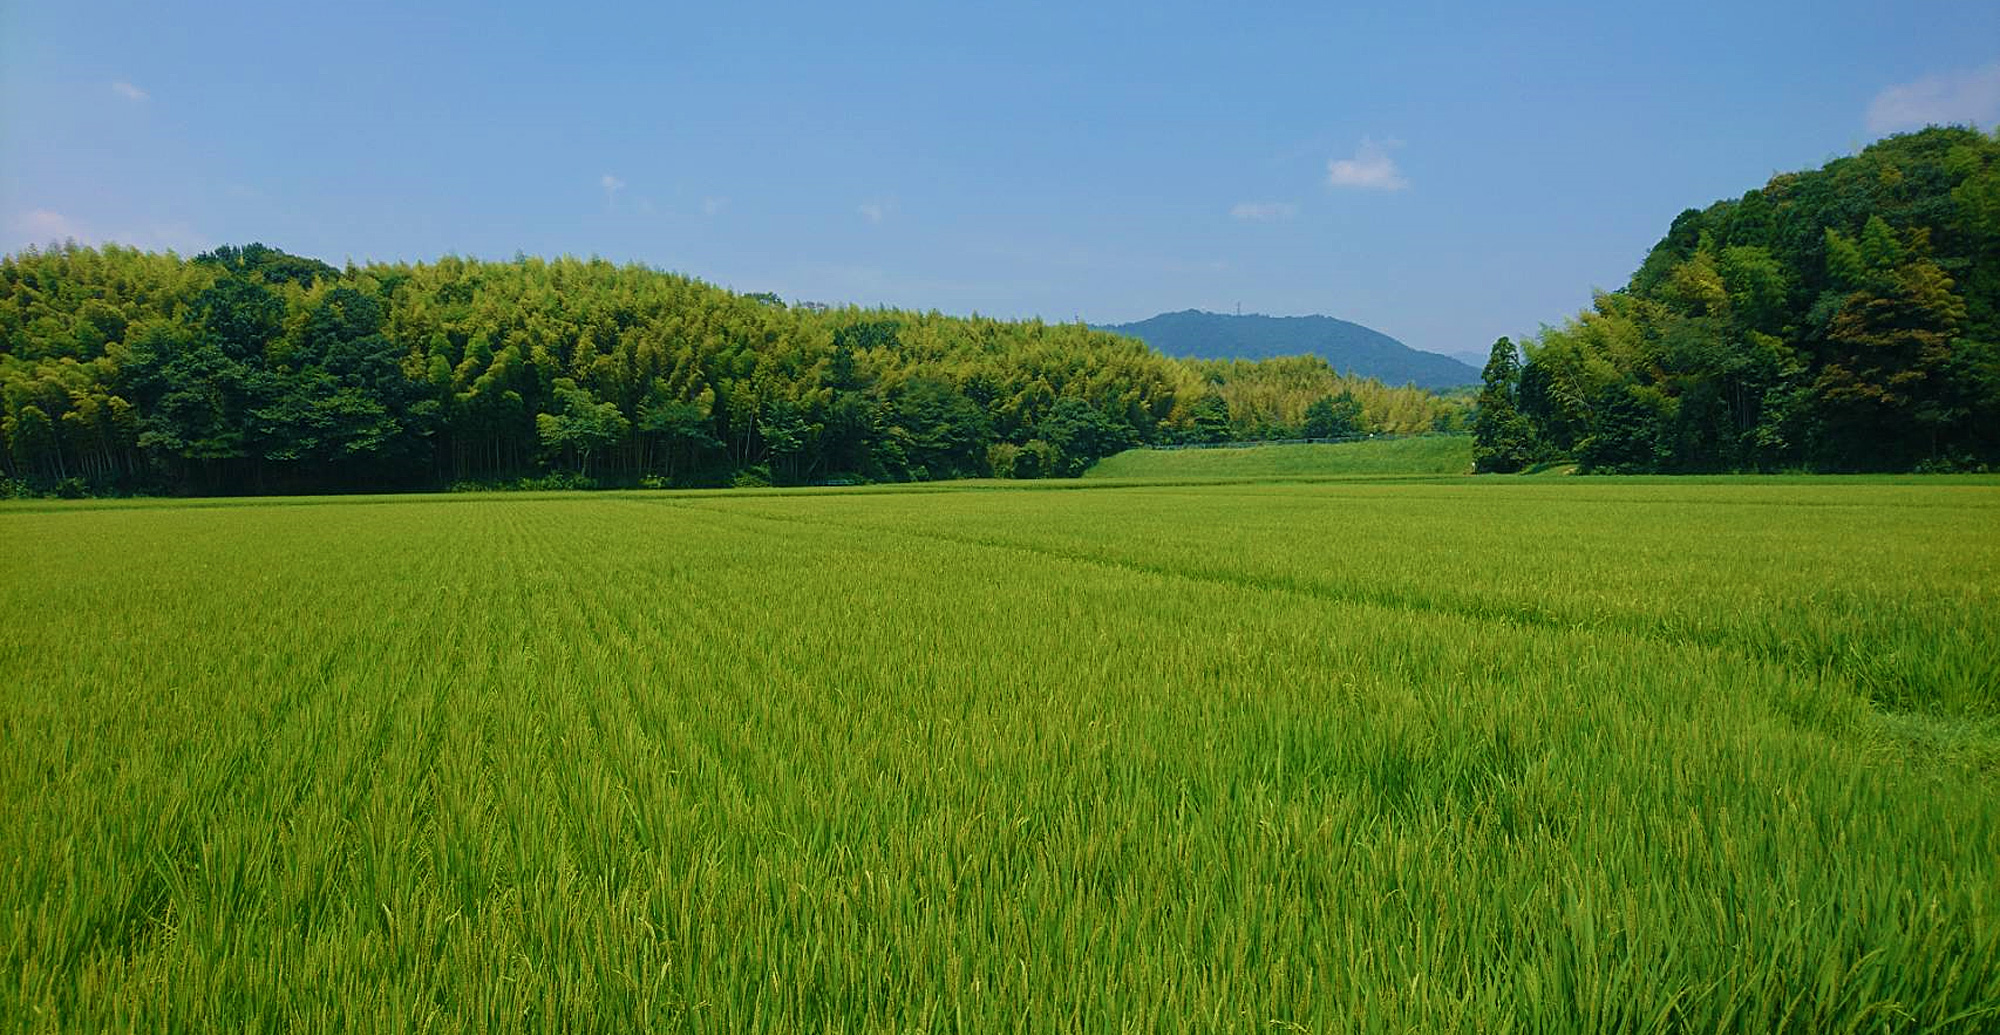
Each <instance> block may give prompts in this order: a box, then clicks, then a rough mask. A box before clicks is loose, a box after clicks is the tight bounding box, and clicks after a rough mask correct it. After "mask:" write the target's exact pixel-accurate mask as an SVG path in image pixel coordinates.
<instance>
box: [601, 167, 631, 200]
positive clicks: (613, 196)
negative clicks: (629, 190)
mask: <svg viewBox="0 0 2000 1035" xmlns="http://www.w3.org/2000/svg"><path fill="white" fill-rule="evenodd" d="M597 182H598V183H600V184H602V185H603V187H604V204H605V205H607V206H612V207H615V206H616V205H617V204H618V192H619V191H621V190H624V189H625V181H624V180H621V179H619V178H618V177H616V176H613V175H611V174H610V173H605V174H604V175H603V176H602V177H599V178H598V181H597Z"/></svg>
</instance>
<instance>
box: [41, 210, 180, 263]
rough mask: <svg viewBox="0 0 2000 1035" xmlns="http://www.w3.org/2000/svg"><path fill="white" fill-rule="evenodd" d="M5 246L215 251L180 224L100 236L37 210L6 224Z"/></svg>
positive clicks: (128, 228)
mask: <svg viewBox="0 0 2000 1035" xmlns="http://www.w3.org/2000/svg"><path fill="white" fill-rule="evenodd" d="M6 229H7V237H6V240H5V242H4V243H5V244H6V245H7V246H10V247H13V246H18V247H27V246H28V245H35V246H37V247H39V246H42V245H48V244H61V243H62V242H64V241H72V240H73V241H75V242H77V243H78V244H88V245H100V244H111V243H114V242H115V243H117V244H122V245H125V246H126V247H128V248H143V249H145V250H147V251H169V250H171V251H176V252H179V253H181V254H183V255H193V254H195V253H197V252H204V251H207V250H208V249H210V248H213V247H215V244H214V242H212V241H210V240H209V239H208V238H207V237H206V236H205V235H203V234H202V233H200V232H199V231H197V230H195V228H194V227H192V226H190V225H188V224H187V223H183V222H176V221H169V222H160V221H154V222H149V223H146V224H145V225H144V226H131V225H128V226H126V227H125V228H123V229H120V230H117V231H115V232H112V233H103V232H100V231H99V230H98V229H97V228H96V227H95V226H93V225H92V223H90V222H85V221H84V220H81V219H77V218H75V217H74V216H69V215H65V214H63V213H61V212H57V211H55V210H54V209H47V208H38V209H31V210H29V211H27V212H23V213H20V214H18V215H16V216H14V217H12V218H10V219H8V220H7V227H6Z"/></svg>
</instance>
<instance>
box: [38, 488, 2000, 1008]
mask: <svg viewBox="0 0 2000 1035" xmlns="http://www.w3.org/2000/svg"><path fill="white" fill-rule="evenodd" d="M1089 486H1090V483H1080V484H1079V483H1070V484H1069V485H1068V486H1066V487H1063V488H1059V489H1058V488H1039V487H1033V486H1025V485H1023V486H1000V485H991V486H966V487H949V486H947V487H926V488H925V489H923V490H921V491H833V492H817V493H814V492H803V493H801V492H792V493H786V492H762V493H757V492H751V493H735V494H731V493H708V494H703V493H681V494H674V493H631V494H614V493H605V494H594V495H592V494H575V495H549V496H528V495H511V496H510V495H490V496H480V495H470V496H439V497H376V498H365V499H326V498H319V499H310V500H307V499H294V500H266V501H257V500H247V501H206V502H154V501H127V502H123V503H108V504H91V503H73V504H72V503H50V502H44V503H34V504H26V503H22V504H7V505H0V535H4V540H0V541H4V543H5V544H6V546H5V548H6V564H5V569H4V570H5V573H6V576H5V578H4V579H0V620H4V622H5V629H6V635H5V636H4V637H0V853H4V868H0V1024H4V1025H5V1027H6V1029H9V1030H17V1031H24V1032H42V1031H51V1032H53V1031H75V1032H99V1031H149V1032H150V1031H232V1032H234V1031H331V1030H372V1031H416V1032H512V1031H566V1032H578V1031H621V1032H622V1031H638V1030H653V1031H693V1032H716V1033H735V1032H763V1031H770V1032H841V1031H853V1032H945V1031H953V1032H958V1031H963V1032H1063V1031H1088V1032H1118V1031H1131V1032H1156V1031H1159V1032H1178V1031H1201V1032H1210V1031H1236V1032H1272V1033H1275V1032H1344V1031H1426V1032H1460V1031H1491V1032H1553V1031H1618V1032H1697V1031H1698V1032H1767V1031H1796V1032H1880V1031H1941V1032H1966V1033H1974V1032H1990V1031H1995V1030H2000V479H1995V478H1964V479H1941V478H1940V479H1915V478H1912V479H1901V480H1896V479H1887V480H1868V479H1762V480H1758V479H1701V480H1697V479H1687V480H1671V479H1653V480H1641V479H1624V480H1612V479H1594V478H1563V479H1545V480H1517V479H1492V478H1487V479H1470V478H1457V477H1448V478H1431V479H1423V478H1413V479H1406V480H1398V481H1392V480H1386V479H1379V478H1356V479H1349V480H1339V479H1320V480H1311V481H1283V482H1274V483H1268V484H1255V483H1217V484H1168V483H1164V482H1161V483H1154V484H1146V483H1144V482H1143V481H1139V482H1119V481H1113V482H1107V483H1105V484H1103V485H1102V486H1099V487H1089Z"/></svg>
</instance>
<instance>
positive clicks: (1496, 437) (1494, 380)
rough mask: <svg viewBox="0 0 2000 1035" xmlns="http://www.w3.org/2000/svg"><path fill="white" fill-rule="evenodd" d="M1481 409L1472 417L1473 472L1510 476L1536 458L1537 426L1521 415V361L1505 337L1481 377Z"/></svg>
mask: <svg viewBox="0 0 2000 1035" xmlns="http://www.w3.org/2000/svg"><path fill="white" fill-rule="evenodd" d="M1480 380H1481V387H1480V389H1479V404H1478V409H1476V410H1474V411H1473V418H1472V469H1473V470H1475V471H1478V472H1480V473H1481V474H1494V473H1498V474H1510V473H1512V472H1515V471H1519V470H1521V469H1522V468H1524V467H1526V466H1528V465H1529V464H1531V463H1533V462H1534V461H1535V458H1536V448H1535V431H1534V426H1533V425H1532V424H1531V423H1530V422H1529V421H1528V419H1527V418H1526V417H1524V416H1522V414H1521V410H1520V405H1519V404H1520V397H1521V358H1520V354H1519V351H1518V350H1517V349H1516V348H1515V346H1514V343H1513V342H1512V341H1510V340H1508V339H1506V338H1501V339H1500V340H1499V341H1496V342H1494V343H1493V351H1492V354H1491V355H1490V356H1489V357H1488V358H1487V360H1486V368H1485V370H1484V371H1482V372H1481V374H1480Z"/></svg>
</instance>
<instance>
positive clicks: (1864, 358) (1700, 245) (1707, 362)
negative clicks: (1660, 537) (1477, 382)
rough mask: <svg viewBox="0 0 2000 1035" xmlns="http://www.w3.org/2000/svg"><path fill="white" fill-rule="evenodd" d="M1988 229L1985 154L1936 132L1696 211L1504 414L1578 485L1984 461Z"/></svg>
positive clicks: (1999, 433) (1561, 331)
mask: <svg viewBox="0 0 2000 1035" xmlns="http://www.w3.org/2000/svg"><path fill="white" fill-rule="evenodd" d="M1996 213H2000V137H1991V136H1986V135H1982V134H1980V133H1978V132H1976V131H1973V130H1968V129H1936V128H1934V129H1928V130H1925V131H1923V132H1921V133H1913V134H1908V135H1904V136H1897V137H1891V138H1889V139H1887V140H1884V141H1882V142H1880V143H1877V144H1875V145H1873V146H1871V147H1869V148H1867V149H1866V150H1864V151H1862V152H1861V153H1860V154H1859V155H1855V156H1853V157H1851V158H1843V159H1839V160H1837V161H1835V162H1832V163H1830V164H1829V165H1827V166H1826V167H1825V168H1823V169H1819V170H1816V171H1813V172H1806V173H1798V174H1786V175H1782V176H1778V177H1775V178H1773V179H1772V180H1771V182H1770V183H1769V184H1767V185H1766V186H1765V187H1764V188H1762V189H1761V190H1756V191H1751V192H1750V193H1748V194H1746V195H1744V196H1743V198H1741V199H1740V200H1737V201H1725V202H1720V203H1718V204H1716V205H1714V206H1711V207H1710V208H1708V209H1706V210H1700V211H1697V210H1692V209H1691V210H1689V211H1687V212H1684V213H1682V214H1681V215H1680V217H1679V218H1677V219H1675V220H1674V223H1673V227H1672V228H1671V229H1670V230H1669V231H1668V233H1667V236H1666V238H1665V239H1663V240H1662V241H1661V242H1660V243H1659V244H1658V245H1656V246H1655V247H1654V249H1653V251H1652V253H1651V254H1650V255H1648V256H1647V258H1646V261H1645V263H1644V265H1642V266H1641V267H1640V269H1639V271H1638V272H1637V273H1635V274H1634V275H1633V278H1632V282H1631V284H1630V285H1628V286H1627V288H1626V289H1625V290H1624V291H1622V292H1620V293H1618V294H1616V295H1605V296H1600V297H1599V298H1598V299H1597V300H1596V302H1595V304H1594V305H1593V306H1592V308H1591V310H1590V311H1587V312H1585V313H1583V314H1581V315H1579V316H1578V317H1576V318H1575V319H1573V320H1571V321H1569V322H1568V323H1566V324H1564V325H1563V326H1561V327H1556V328H1549V329H1546V330H1544V332H1543V333H1542V334H1541V336H1540V338H1539V339H1538V340H1537V341H1535V342H1533V343H1531V344H1529V346H1528V349H1527V353H1528V363H1527V366H1526V368H1525V369H1524V370H1523V371H1522V374H1521V378H1520V382H1519V397H1518V409H1519V412H1520V413H1521V415H1522V416H1524V417H1525V418H1526V419H1527V422H1528V424H1529V425H1531V431H1532V436H1533V438H1535V439H1536V440H1537V442H1538V444H1539V446H1540V448H1544V449H1547V450H1551V451H1553V452H1555V453H1557V454H1560V455H1565V456H1570V457H1573V458H1575V459H1577V460H1578V461H1581V462H1582V464H1583V465H1584V466H1585V467H1586V468H1589V469H1593V470H1605V471H1612V470H1616V471H1628V472H1629V471H1660V472H1696V471H1742V470H1772V469H1791V468H1797V467H1810V468H1818V469H1824V470H1911V469H1914V468H1918V467H1923V468H1926V469H1938V468H1945V469H1952V468H1964V467H1974V466H1981V465H1992V464H1996V463H2000V378H1996V377H1995V374H1994V371H1995V359H1994V357H1995V353H1996V350H2000V216H1996ZM1483 405H1484V403H1483V402H1482V406H1483ZM1492 423H1493V424H1494V426H1495V428H1497V427H1499V426H1503V425H1504V424H1505V423H1506V422H1505V421H1504V420H1496V421H1494V422H1492ZM1489 433H1490V434H1498V433H1499V432H1498V431H1497V430H1494V429H1489ZM1494 469H1501V468H1499V467H1495V468H1494Z"/></svg>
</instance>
